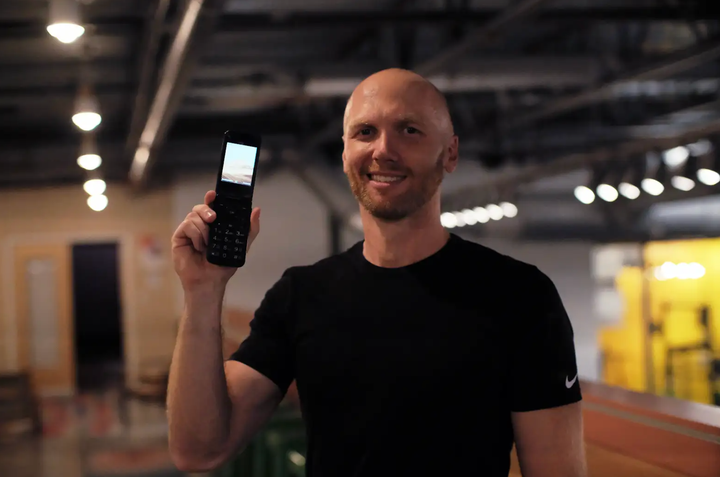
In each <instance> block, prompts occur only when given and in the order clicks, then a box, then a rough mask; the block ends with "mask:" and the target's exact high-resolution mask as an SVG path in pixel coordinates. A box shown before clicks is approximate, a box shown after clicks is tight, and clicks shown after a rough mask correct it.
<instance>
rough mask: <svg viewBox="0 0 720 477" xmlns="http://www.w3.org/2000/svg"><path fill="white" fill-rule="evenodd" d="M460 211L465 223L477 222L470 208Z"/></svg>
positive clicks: (472, 223) (473, 223)
mask: <svg viewBox="0 0 720 477" xmlns="http://www.w3.org/2000/svg"><path fill="white" fill-rule="evenodd" d="M460 213H461V214H462V217H463V221H465V224H467V225H475V224H477V217H475V212H473V211H472V210H470V209H464V210H463V211H462V212H460Z"/></svg>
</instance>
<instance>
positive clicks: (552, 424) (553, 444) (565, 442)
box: [512, 402, 587, 477]
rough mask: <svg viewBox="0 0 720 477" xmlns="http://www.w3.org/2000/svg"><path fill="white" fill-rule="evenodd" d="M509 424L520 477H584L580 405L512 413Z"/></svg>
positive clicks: (585, 469)
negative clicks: (510, 423)
mask: <svg viewBox="0 0 720 477" xmlns="http://www.w3.org/2000/svg"><path fill="white" fill-rule="evenodd" d="M512 424H513V432H514V434H515V444H516V448H517V455H518V460H519V462H520V469H521V471H522V475H523V477H587V464H586V460H585V445H584V442H583V420H582V406H581V404H580V402H576V403H573V404H567V405H564V406H559V407H555V408H550V409H541V410H538V411H528V412H513V413H512Z"/></svg>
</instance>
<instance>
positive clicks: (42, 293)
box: [14, 244, 75, 395]
mask: <svg viewBox="0 0 720 477" xmlns="http://www.w3.org/2000/svg"><path fill="white" fill-rule="evenodd" d="M14 252H15V253H14V258H15V260H14V262H15V297H16V310H17V315H16V316H17V324H18V326H17V331H18V341H17V343H18V364H19V365H20V369H21V370H24V371H28V372H29V373H30V377H31V380H32V383H33V388H34V389H35V392H36V393H38V394H40V395H56V394H72V393H74V391H75V346H74V339H73V336H74V324H73V310H72V309H73V304H72V301H73V299H72V296H73V295H72V262H71V257H70V247H69V246H68V245H65V244H55V245H20V246H17V247H16V248H15V250H14Z"/></svg>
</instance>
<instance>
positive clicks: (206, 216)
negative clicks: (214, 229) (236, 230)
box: [192, 204, 215, 224]
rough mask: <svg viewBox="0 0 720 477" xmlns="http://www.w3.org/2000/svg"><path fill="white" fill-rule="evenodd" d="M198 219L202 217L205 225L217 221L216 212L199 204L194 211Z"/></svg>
mask: <svg viewBox="0 0 720 477" xmlns="http://www.w3.org/2000/svg"><path fill="white" fill-rule="evenodd" d="M192 211H193V212H194V213H195V214H197V216H198V217H200V218H201V219H202V220H203V221H204V222H205V223H208V224H209V223H210V222H212V221H213V220H215V211H214V210H212V209H211V208H210V207H209V206H207V205H205V204H199V205H196V206H195V207H193V210H192Z"/></svg>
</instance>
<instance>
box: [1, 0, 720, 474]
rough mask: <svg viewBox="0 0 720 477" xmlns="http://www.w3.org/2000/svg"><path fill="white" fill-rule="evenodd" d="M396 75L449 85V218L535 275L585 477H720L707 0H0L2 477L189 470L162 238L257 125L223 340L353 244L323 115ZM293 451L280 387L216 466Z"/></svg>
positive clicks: (265, 465) (174, 296)
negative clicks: (168, 405) (246, 244)
mask: <svg viewBox="0 0 720 477" xmlns="http://www.w3.org/2000/svg"><path fill="white" fill-rule="evenodd" d="M387 67H404V68H409V69H412V70H414V71H416V72H418V73H420V74H423V75H425V76H426V77H428V78H429V79H430V80H431V81H432V82H433V83H434V84H435V85H436V86H437V87H438V88H440V89H441V90H442V91H443V92H444V93H445V94H446V96H447V98H448V102H449V105H450V109H451V114H452V116H453V120H454V123H455V127H456V131H457V133H458V134H459V136H460V165H459V168H458V170H457V171H456V172H455V173H454V174H452V175H450V176H448V177H447V178H446V180H445V182H444V184H443V214H442V216H441V220H442V223H443V225H444V226H445V227H446V228H448V229H449V230H450V231H451V232H453V233H456V234H458V235H460V236H462V237H464V238H466V239H469V240H473V241H476V242H479V243H482V244H484V245H486V246H489V247H491V248H494V249H496V250H498V251H500V252H502V253H505V254H509V255H511V256H513V257H515V258H518V259H520V260H523V261H527V262H529V263H532V264H535V265H537V266H538V267H539V268H540V269H541V270H543V271H544V272H545V273H547V274H548V275H549V276H550V277H551V278H552V279H553V281H554V282H555V283H556V285H557V287H558V289H559V291H560V294H561V296H562V298H563V300H564V302H565V305H566V308H567V310H568V313H569V315H570V318H571V320H572V323H573V327H574V330H575V344H576V350H577V359H578V364H579V370H580V378H581V380H582V385H583V390H584V392H585V395H586V399H585V403H584V406H585V411H584V412H585V419H586V440H587V445H588V459H589V461H590V471H591V475H595V476H604V475H608V476H610V475H612V476H635V475H638V476H640V475H642V476H667V477H672V476H696V477H705V476H707V477H711V476H715V477H717V475H720V407H719V406H720V317H719V316H718V312H720V293H718V291H720V194H719V193H720V13H719V11H718V5H717V2H714V1H712V0H706V1H702V0H695V1H693V0H635V1H626V0H625V1H620V0H593V1H587V0H554V1H553V0H546V1H544V0H415V1H407V0H369V1H364V2H357V1H352V0H335V1H330V0H304V1H300V0H297V1H294V0H82V1H75V0H50V1H47V0H0V474H2V475H3V476H5V475H7V476H11V477H23V476H28V477H35V476H38V477H45V476H58V477H66V476H67V477H84V476H105V475H146V476H151V475H153V476H155V475H157V476H160V475H162V476H173V475H182V474H180V473H178V472H177V471H175V470H174V469H173V467H172V464H171V463H170V461H169V458H168V456H167V446H166V440H167V423H166V420H165V410H164V397H165V396H164V393H165V385H166V380H167V372H168V367H169V361H170V356H171V354H172V349H173V345H174V340H175V334H176V331H177V326H178V320H179V316H180V313H181V308H182V294H181V289H180V287H179V283H178V281H177V279H176V277H175V275H174V273H173V270H172V263H171V261H170V250H169V244H170V240H169V239H170V236H171V234H172V232H173V230H174V229H175V227H176V226H177V225H178V224H179V223H180V222H181V221H182V219H183V218H184V216H185V215H186V214H187V212H188V211H189V210H190V209H191V207H192V206H193V205H194V204H196V203H199V202H201V201H202V198H203V195H204V193H205V191H207V190H209V189H212V188H214V184H215V177H216V174H217V165H218V162H219V159H220V157H219V156H220V147H221V141H222V134H223V132H224V131H225V130H228V129H234V130H240V131H250V132H256V133H259V134H261V135H262V136H263V150H262V153H261V156H260V163H259V172H258V183H257V186H256V191H255V201H254V202H255V204H256V205H258V206H260V207H262V209H263V219H262V220H263V223H262V233H261V235H260V238H259V239H258V241H257V243H256V245H255V246H254V247H253V252H252V254H251V255H250V256H249V258H248V263H247V265H246V267H245V268H244V269H243V270H242V272H241V273H238V274H237V275H236V276H235V277H234V278H233V279H232V281H231V282H230V285H229V289H228V293H227V298H226V307H225V310H224V317H223V319H224V322H225V324H224V327H225V343H224V348H225V352H226V353H229V352H231V351H232V350H234V349H235V347H236V346H237V344H238V343H239V342H240V341H242V339H243V338H244V337H245V336H246V335H247V332H248V322H249V320H250V319H251V318H252V314H253V312H254V310H255V308H256V307H257V306H258V305H259V303H260V300H261V299H262V297H263V295H264V294H265V291H266V290H267V289H268V288H269V287H270V286H271V285H272V284H273V283H274V282H275V281H276V280H277V279H278V278H279V277H280V275H281V274H282V272H283V271H284V270H285V269H286V268H288V267H290V266H293V265H301V264H308V263H312V262H314V261H317V260H319V259H322V258H324V257H326V256H328V255H330V254H334V253H338V252H340V251H342V250H345V249H346V248H347V247H349V246H350V245H351V244H353V243H355V242H356V241H358V240H360V239H361V238H362V233H361V229H360V227H359V219H358V216H357V211H358V206H357V204H356V203H355V201H354V199H353V197H352V195H351V193H350V190H349V187H348V185H347V182H346V179H345V177H344V175H343V172H342V166H341V157H340V156H341V152H342V142H341V140H340V137H341V133H342V114H343V110H344V107H345V101H346V100H347V97H348V96H349V94H350V93H351V92H352V90H353V88H354V87H355V86H356V85H357V84H358V83H359V82H360V81H361V80H362V79H363V78H364V77H365V76H367V75H369V74H371V73H373V72H375V71H378V70H380V69H384V68H387ZM478 273H488V271H482V270H478ZM458 279H461V278H459V277H458ZM304 445H305V443H304V440H303V437H302V425H301V423H300V421H299V418H298V411H297V401H296V398H295V395H294V393H293V392H291V393H290V394H289V396H288V398H287V399H286V401H285V402H284V403H283V407H282V410H281V412H279V413H278V416H277V418H276V420H274V421H273V423H271V424H270V425H269V426H268V428H267V429H266V430H265V431H264V433H263V434H261V435H260V436H258V438H257V439H256V441H255V442H254V444H253V446H252V447H251V449H249V450H248V451H246V452H245V453H244V454H243V456H241V457H240V458H239V459H238V460H237V461H236V462H233V463H230V464H228V466H226V467H225V468H223V469H222V470H220V471H219V472H218V475H227V476H231V475H232V476H235V475H242V476H252V477H261V476H266V475H276V476H279V475H303V465H304ZM478 465H479V467H478V475H480V474H481V469H482V466H481V463H478ZM512 475H520V471H519V469H518V467H517V463H516V462H515V461H514V463H513V470H512Z"/></svg>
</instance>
